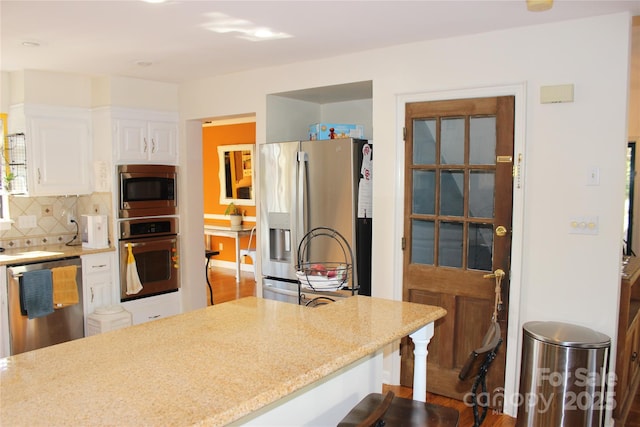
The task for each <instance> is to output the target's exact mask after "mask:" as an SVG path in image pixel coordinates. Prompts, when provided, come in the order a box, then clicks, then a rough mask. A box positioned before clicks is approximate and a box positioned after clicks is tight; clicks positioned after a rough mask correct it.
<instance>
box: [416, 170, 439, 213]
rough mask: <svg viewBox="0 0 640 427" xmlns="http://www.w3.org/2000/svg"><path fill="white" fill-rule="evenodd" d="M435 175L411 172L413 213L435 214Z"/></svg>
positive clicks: (433, 173) (424, 172)
mask: <svg viewBox="0 0 640 427" xmlns="http://www.w3.org/2000/svg"><path fill="white" fill-rule="evenodd" d="M435 189H436V173H435V172H434V171H420V170H416V171H413V194H412V200H413V213H415V214H423V215H433V214H435V209H436V208H435V203H436V190H435Z"/></svg>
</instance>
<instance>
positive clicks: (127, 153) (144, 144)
mask: <svg viewBox="0 0 640 427" xmlns="http://www.w3.org/2000/svg"><path fill="white" fill-rule="evenodd" d="M117 126H118V139H117V141H118V142H117V150H118V153H117V159H118V160H119V161H121V162H146V161H147V158H148V156H149V149H150V148H149V147H150V143H149V141H148V139H147V122H146V121H144V120H118V125H117Z"/></svg>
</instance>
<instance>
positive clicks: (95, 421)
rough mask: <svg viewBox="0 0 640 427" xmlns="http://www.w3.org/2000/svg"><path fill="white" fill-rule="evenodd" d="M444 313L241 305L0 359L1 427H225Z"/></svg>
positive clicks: (363, 304)
mask: <svg viewBox="0 0 640 427" xmlns="http://www.w3.org/2000/svg"><path fill="white" fill-rule="evenodd" d="M445 314H446V311H445V310H444V309H443V308H440V307H434V306H427V305H421V304H415V303H405V302H398V301H390V300H384V299H378V298H371V297H365V296H354V297H351V298H346V299H344V300H341V301H338V302H335V303H331V304H327V305H323V306H320V307H317V308H308V307H304V306H298V305H294V304H288V303H283V302H278V301H272V300H266V299H262V298H256V297H248V298H243V299H240V300H236V301H231V302H227V303H223V304H219V305H215V306H212V307H207V308H204V309H200V310H195V311H191V312H188V313H184V314H181V315H178V316H173V317H168V318H164V319H160V320H157V321H154V322H149V323H145V324H141V325H137V326H132V327H129V328H125V329H120V330H117V331H113V332H107V333H104V334H100V335H95V336H92V337H88V338H84V339H80V340H75V341H71V342H67V343H63V344H59V345H55V346H51V347H47V348H43V349H40V350H35V351H31V352H27V353H23V354H20V355H16V356H11V357H8V358H5V359H0V371H1V372H0V424H1V425H3V426H4V425H6V426H20V425H25V426H36V425H47V426H53V425H61V426H69V425H78V426H102V425H113V426H133V425H136V426H137V425H149V426H187V425H195V424H198V425H211V426H220V425H225V424H228V423H230V422H233V421H234V420H238V419H240V418H242V417H244V416H246V415H248V414H251V413H252V412H254V411H256V410H258V409H260V408H263V407H264V406H266V405H269V404H271V403H273V402H276V401H278V400H279V399H281V398H283V397H285V396H287V395H289V394H291V393H293V392H294V391H296V390H299V389H301V388H303V387H305V386H307V385H309V384H312V383H314V382H315V381H317V380H320V379H322V378H323V377H326V376H327V375H329V374H331V373H333V372H336V371H338V370H339V369H341V368H343V367H345V366H347V365H349V364H350V363H352V362H355V361H357V360H359V359H360V358H362V357H364V356H367V355H369V354H371V353H374V352H375V351H377V350H378V349H380V348H382V347H383V346H385V345H386V344H388V343H391V342H394V341H396V340H398V339H399V338H402V337H404V336H406V335H408V334H410V333H412V332H414V331H415V330H417V329H419V328H420V327H422V326H424V325H426V324H428V323H430V322H433V321H435V320H437V319H439V318H441V317H443V316H444V315H445Z"/></svg>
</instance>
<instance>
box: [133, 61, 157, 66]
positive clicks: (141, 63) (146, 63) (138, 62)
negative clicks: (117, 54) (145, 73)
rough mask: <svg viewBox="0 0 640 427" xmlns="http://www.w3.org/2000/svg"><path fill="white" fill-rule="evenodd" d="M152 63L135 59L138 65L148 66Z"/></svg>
mask: <svg viewBox="0 0 640 427" xmlns="http://www.w3.org/2000/svg"><path fill="white" fill-rule="evenodd" d="M152 64H153V62H151V61H136V65H137V66H138V67H150V66H151V65H152Z"/></svg>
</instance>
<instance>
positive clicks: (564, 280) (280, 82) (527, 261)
mask: <svg viewBox="0 0 640 427" xmlns="http://www.w3.org/2000/svg"><path fill="white" fill-rule="evenodd" d="M630 20H631V18H630V16H629V15H627V14H617V15H610V16H603V17H596V18H589V19H583V20H576V21H570V22H563V23H556V24H549V25H541V26H533V27H528V28H520V29H512V30H506V31H498V32H492V33H486V34H480V35H475V36H471V37H460V38H452V39H445V40H437V41H431V42H423V43H415V44H408V45H403V46H398V47H392V48H386V49H380V50H372V51H367V52H361V53H360V54H350V55H349V57H348V58H336V60H333V61H326V60H322V61H314V62H306V63H299V64H292V65H287V66H283V67H274V68H269V69H262V70H258V71H251V72H244V73H238V74H233V75H228V76H223V77H217V78H210V79H204V80H200V81H194V82H190V83H187V84H184V85H182V86H181V87H180V97H181V99H180V104H181V106H180V111H181V115H182V118H183V119H184V120H197V119H200V118H205V117H215V116H225V115H230V114H241V113H247V112H255V113H256V117H257V121H256V126H257V128H256V131H257V141H258V143H263V142H265V140H266V139H265V135H266V132H267V131H266V129H265V117H266V111H265V109H266V107H265V106H266V100H265V99H266V96H267V95H268V94H270V93H278V92H284V91H291V90H298V89H304V88H310V87H320V86H326V85H332V84H341V83H348V82H353V81H363V80H372V81H373V139H374V140H375V142H376V156H375V171H376V177H375V178H376V180H375V190H374V192H375V194H374V200H373V203H374V218H375V221H374V252H373V257H374V260H373V266H374V267H373V268H374V271H373V290H374V295H376V296H381V297H387V298H391V297H393V295H394V288H396V287H398V286H401V283H400V279H401V272H399V271H397V270H396V269H394V265H393V262H392V260H393V259H394V251H397V250H398V247H399V245H398V242H399V239H400V237H401V236H399V235H396V234H395V233H394V228H393V227H389V224H395V223H396V222H397V221H398V218H397V217H396V215H395V212H396V211H395V204H396V198H397V197H398V195H399V193H398V192H399V191H402V189H401V186H400V185H399V183H398V181H397V179H396V176H397V171H398V168H399V167H400V166H401V164H402V159H398V158H397V157H396V144H399V143H401V142H399V141H398V140H397V134H398V132H397V131H398V128H399V127H402V126H403V124H402V123H399V122H398V121H397V120H396V101H397V97H398V96H400V95H404V94H410V93H419V92H432V91H446V90H458V89H464V88H482V87H487V86H504V85H510V84H524V85H525V88H526V91H527V96H526V104H524V105H525V106H526V107H525V109H526V112H525V114H526V116H525V118H526V120H525V122H526V133H525V137H526V147H527V151H526V153H525V156H524V173H525V175H524V177H523V185H524V190H523V191H524V195H525V197H524V209H525V211H524V212H525V213H524V219H523V235H522V236H518V238H521V239H522V242H523V265H522V274H521V277H513V278H512V286H520V287H521V294H520V295H521V300H520V301H511V304H512V306H513V305H515V307H516V312H518V311H519V315H520V318H519V323H517V324H516V326H515V327H517V328H518V329H520V327H521V325H522V323H524V322H526V321H529V320H533V319H535V320H547V319H549V320H550V319H553V320H562V321H568V322H571V323H575V324H580V325H584V326H588V327H591V328H593V329H596V330H598V331H600V332H603V333H605V334H607V335H609V336H611V337H612V338H615V334H616V316H617V307H618V291H619V280H620V276H619V268H620V267H619V265H620V256H621V229H622V207H623V200H624V195H623V187H624V147H625V141H626V110H627V93H628V83H627V82H628V65H629V33H630ZM336 63H339V64H341V66H340V67H333V66H331V65H330V64H336ZM349 63H353V64H354V66H353V67H349ZM565 83H571V84H574V85H575V102H573V103H569V104H545V105H542V104H540V103H539V90H540V86H541V85H555V84H565ZM182 141H183V142H186V144H185V146H183V150H185V151H186V154H187V155H183V156H182V159H188V158H195V157H196V156H195V155H188V153H197V152H199V151H200V150H201V146H200V141H198V140H197V138H193V139H188V140H186V141H185V139H184V138H183V139H182ZM185 166H186V165H185ZM189 166H190V167H189V168H188V169H187V168H183V177H184V175H187V177H186V178H187V180H188V181H189V182H190V183H193V184H194V191H193V192H192V194H189V195H187V198H188V201H187V203H188V206H187V212H186V214H187V222H193V223H195V224H198V222H201V221H202V212H201V210H198V209H197V206H199V204H200V203H201V202H200V199H201V197H202V196H201V191H200V192H199V190H201V189H200V188H199V186H200V185H201V184H199V179H200V175H201V165H200V164H199V163H198V164H190V165H189ZM592 166H596V167H598V168H600V185H599V186H595V187H593V186H587V185H586V176H587V170H588V168H590V167H592ZM401 197H402V196H401V194H400V198H401ZM192 205H193V207H194V208H193V209H191V206H192ZM580 215H594V216H597V217H598V219H599V228H600V231H599V234H598V235H597V236H582V235H573V234H569V233H568V231H569V219H570V218H571V217H572V216H580ZM187 238H188V239H190V240H192V241H193V242H194V245H195V244H196V243H197V248H198V251H199V250H200V247H201V241H202V233H201V230H196V229H193V230H190V231H189V235H188V236H187ZM200 258H201V257H200ZM186 274H187V275H191V274H192V275H193V280H194V281H196V280H202V279H201V278H200V276H201V269H198V270H197V271H196V270H193V271H190V270H189V271H187V272H186ZM517 308H519V310H517ZM509 344H510V345H509V350H508V351H509V352H511V353H512V354H513V352H518V351H519V350H518V348H519V343H509ZM614 345H615V344H614ZM612 367H613V365H612ZM517 379H518V373H517V372H507V384H506V388H507V390H506V392H507V395H509V394H510V393H514V392H517V388H518V386H517ZM509 410H510V409H509V408H507V411H509ZM511 410H512V408H511Z"/></svg>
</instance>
